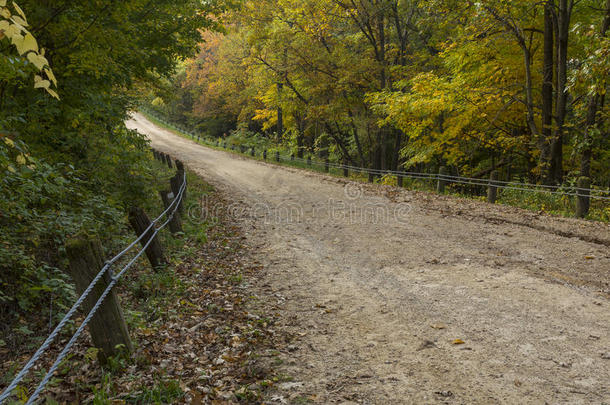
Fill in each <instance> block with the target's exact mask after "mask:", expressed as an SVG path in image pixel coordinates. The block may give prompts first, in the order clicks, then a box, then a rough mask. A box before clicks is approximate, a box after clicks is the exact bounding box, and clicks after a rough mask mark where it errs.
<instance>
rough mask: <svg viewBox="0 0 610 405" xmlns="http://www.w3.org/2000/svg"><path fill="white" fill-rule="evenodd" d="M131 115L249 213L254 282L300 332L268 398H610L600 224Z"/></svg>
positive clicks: (605, 231) (605, 263) (608, 264)
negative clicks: (258, 156) (315, 169)
mask: <svg viewBox="0 0 610 405" xmlns="http://www.w3.org/2000/svg"><path fill="white" fill-rule="evenodd" d="M128 124H129V126H130V127H132V128H137V129H138V130H139V131H140V132H141V133H144V134H147V135H148V136H149V137H150V139H151V140H152V143H153V145H154V147H155V148H157V149H160V150H162V151H165V152H168V153H171V154H172V155H174V156H175V157H176V158H179V159H181V160H182V161H184V162H185V163H186V164H187V165H188V166H190V167H191V168H193V169H194V170H196V171H197V172H199V173H201V175H202V176H204V177H205V179H206V180H208V181H210V182H212V183H213V184H215V185H216V186H217V187H219V188H220V189H221V190H224V191H226V192H227V193H229V195H231V196H233V197H234V198H235V200H236V210H244V212H243V217H244V218H246V220H245V223H244V226H245V227H246V231H247V234H248V238H249V240H250V243H252V244H253V245H257V246H259V247H260V249H259V252H260V253H259V256H260V258H259V260H260V261H261V262H262V263H263V264H265V266H266V271H265V275H264V279H263V280H261V281H260V283H259V286H258V288H259V291H260V292H261V296H263V295H264V296H266V297H273V299H274V300H276V303H274V305H276V306H277V308H278V310H279V312H281V319H282V322H281V324H279V325H277V326H276V327H277V328H283V329H284V330H286V331H288V332H289V333H290V334H291V335H292V336H294V338H295V340H294V341H293V342H291V345H290V346H288V347H287V350H286V351H285V352H282V353H280V354H279V359H278V363H280V360H281V363H282V364H281V366H280V367H281V369H282V371H283V372H284V373H285V374H286V375H288V376H291V377H292V378H293V381H292V382H290V383H283V384H280V385H279V386H278V391H277V395H275V396H274V397H273V398H271V400H270V402H276V403H309V402H314V403H346V404H348V403H362V404H403V403H404V404H408V403H413V404H420V403H456V404H473V403H481V404H490V403H506V404H517V403H518V404H523V403H535V404H538V403H539V404H544V403H549V404H556V403H570V404H574V403H576V404H578V403H594V404H604V403H605V404H610V301H609V300H608V296H609V295H608V294H609V292H610V287H609V286H608V282H609V281H610V249H609V247H608V241H609V240H610V228H609V227H608V226H607V225H603V224H599V223H587V222H585V221H577V220H571V219H560V218H549V217H544V216H540V215H537V214H535V213H528V212H524V211H521V210H518V209H514V208H510V207H496V206H490V205H487V204H484V203H479V202H474V201H468V200H460V199H456V198H451V197H439V196H432V195H429V194H424V193H413V192H409V191H399V190H396V189H393V188H389V187H377V186H368V185H357V184H355V183H350V182H345V181H342V180H340V179H334V178H330V177H326V176H322V175H318V174H313V173H308V172H304V171H298V170H295V169H289V168H281V167H276V166H273V165H269V164H264V163H260V162H255V161H251V160H247V159H244V158H242V157H239V156H235V155H233V154H230V153H226V152H222V151H216V150H211V149H208V148H204V147H202V146H199V145H196V144H195V143H193V142H191V141H189V140H187V139H183V138H180V137H178V136H175V135H172V134H171V133H169V132H167V131H165V130H162V129H159V128H158V127H155V126H154V125H153V124H151V123H150V122H149V121H147V120H146V119H145V118H144V117H143V116H141V115H135V116H134V119H133V120H131V121H129V123H128ZM245 207H249V209H247V210H246V209H245ZM456 339H461V340H462V341H463V342H464V343H463V344H454V343H457V341H456Z"/></svg>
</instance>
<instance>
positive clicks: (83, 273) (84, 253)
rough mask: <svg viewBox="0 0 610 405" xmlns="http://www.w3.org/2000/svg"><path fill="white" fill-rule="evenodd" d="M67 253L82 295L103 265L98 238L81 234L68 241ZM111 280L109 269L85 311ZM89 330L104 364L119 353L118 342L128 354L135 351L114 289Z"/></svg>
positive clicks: (96, 287)
mask: <svg viewBox="0 0 610 405" xmlns="http://www.w3.org/2000/svg"><path fill="white" fill-rule="evenodd" d="M66 254H67V256H68V261H69V263H70V265H69V272H70V275H71V276H72V279H73V280H74V283H75V284H76V291H77V293H78V294H82V293H83V292H84V291H85V290H86V289H87V287H89V284H90V283H91V281H93V279H94V278H95V276H97V274H98V273H99V272H100V270H101V269H102V267H103V266H104V258H103V257H104V256H103V251H102V245H101V243H100V241H99V240H98V239H95V238H92V237H88V236H86V237H85V236H80V237H77V238H75V239H72V240H69V241H68V242H67V243H66ZM111 280H112V279H111V275H110V273H109V272H108V271H107V272H106V273H105V274H104V276H103V277H102V278H101V279H100V280H99V281H98V282H97V284H96V285H95V287H94V288H93V290H92V291H91V294H89V296H88V297H87V298H86V299H85V302H84V303H83V313H85V314H87V313H89V312H90V311H91V309H92V308H93V306H94V305H95V303H96V302H97V300H98V299H99V297H100V296H101V295H102V293H103V292H104V290H105V289H106V288H107V287H108V284H109V283H110V282H111ZM89 333H90V334H91V340H92V341H93V344H94V346H95V347H96V348H98V349H99V352H98V359H99V360H100V362H101V363H102V364H105V363H106V361H107V360H108V358H109V357H111V356H114V355H116V354H117V353H118V350H117V346H119V345H122V346H123V347H124V348H125V349H126V350H127V352H129V353H131V352H132V351H133V346H132V345H131V340H130V339H129V331H128V330H127V324H126V323H125V318H124V317H123V311H122V310H121V306H120V304H119V299H118V297H117V294H116V292H115V291H114V290H112V291H110V293H109V294H108V295H107V296H106V299H104V301H103V302H102V304H101V306H100V307H99V309H98V310H97V312H96V313H95V315H93V317H92V318H91V321H90V322H89Z"/></svg>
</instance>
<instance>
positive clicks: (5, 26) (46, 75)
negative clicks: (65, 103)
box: [0, 0, 59, 100]
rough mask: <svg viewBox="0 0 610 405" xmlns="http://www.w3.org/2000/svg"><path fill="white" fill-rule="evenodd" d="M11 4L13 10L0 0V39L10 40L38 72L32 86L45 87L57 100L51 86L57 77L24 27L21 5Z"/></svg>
mask: <svg viewBox="0 0 610 405" xmlns="http://www.w3.org/2000/svg"><path fill="white" fill-rule="evenodd" d="M12 6H13V7H12V8H13V11H11V8H10V6H9V5H7V1H6V0H0V41H1V40H8V41H10V43H11V44H12V45H14V46H15V48H16V50H17V53H18V54H19V56H20V57H23V58H26V59H27V61H28V62H29V63H31V64H32V65H33V66H35V67H36V69H37V70H38V72H40V74H36V75H35V76H34V88H37V89H40V88H41V89H45V90H46V91H47V92H48V93H49V94H50V95H51V96H53V97H55V98H56V99H58V100H59V95H58V94H57V91H56V90H54V89H53V88H52V87H55V89H56V88H57V79H56V78H55V75H54V74H53V71H52V70H51V67H50V66H49V61H48V60H47V58H46V57H45V50H44V48H39V47H38V42H37V41H36V38H34V36H33V35H32V33H31V32H30V31H28V29H27V28H26V27H28V26H29V24H28V21H27V18H26V16H25V13H24V12H23V10H22V9H21V7H19V5H17V3H15V2H13V3H12Z"/></svg>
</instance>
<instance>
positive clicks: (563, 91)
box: [549, 0, 574, 184]
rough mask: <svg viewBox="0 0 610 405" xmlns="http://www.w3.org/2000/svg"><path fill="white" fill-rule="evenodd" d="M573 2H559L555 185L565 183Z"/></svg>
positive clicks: (551, 169)
mask: <svg viewBox="0 0 610 405" xmlns="http://www.w3.org/2000/svg"><path fill="white" fill-rule="evenodd" d="M573 3H574V1H573V0H559V10H558V13H557V14H558V16H557V86H556V92H557V101H556V104H555V124H556V125H555V135H554V136H553V141H552V144H551V162H550V167H549V177H550V179H551V181H552V182H553V183H554V184H560V183H561V182H562V181H563V142H564V129H565V128H564V124H565V117H566V113H567V104H568V92H567V88H566V84H567V82H568V41H569V34H570V32H569V31H570V18H571V15H572V6H573Z"/></svg>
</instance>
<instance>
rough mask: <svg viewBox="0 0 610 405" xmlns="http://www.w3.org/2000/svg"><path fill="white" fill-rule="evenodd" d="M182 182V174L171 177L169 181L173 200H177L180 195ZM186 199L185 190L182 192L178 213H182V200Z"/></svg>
mask: <svg viewBox="0 0 610 405" xmlns="http://www.w3.org/2000/svg"><path fill="white" fill-rule="evenodd" d="M183 180H184V174H183V173H176V175H175V176H174V177H172V178H171V179H170V181H169V184H170V187H171V189H172V192H173V193H174V198H178V195H179V194H180V187H182V183H183ZM185 199H186V188H185V189H184V191H183V192H182V198H181V199H180V203H179V204H178V211H180V212H181V213H184V200H185Z"/></svg>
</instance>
